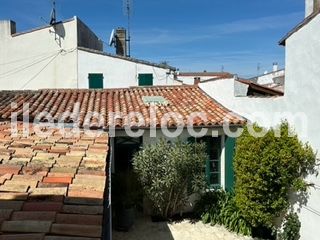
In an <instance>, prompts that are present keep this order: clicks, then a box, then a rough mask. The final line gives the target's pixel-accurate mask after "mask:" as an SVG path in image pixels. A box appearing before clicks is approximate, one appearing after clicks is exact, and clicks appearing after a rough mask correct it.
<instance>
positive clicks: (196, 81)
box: [193, 77, 201, 85]
mask: <svg viewBox="0 0 320 240" xmlns="http://www.w3.org/2000/svg"><path fill="white" fill-rule="evenodd" d="M200 82H201V79H200V77H195V78H194V82H193V84H194V85H198V84H199V83H200Z"/></svg>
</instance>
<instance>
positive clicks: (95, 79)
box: [89, 73, 103, 89]
mask: <svg viewBox="0 0 320 240" xmlns="http://www.w3.org/2000/svg"><path fill="white" fill-rule="evenodd" d="M89 88H90V89H102V88H103V74H102V73H89Z"/></svg>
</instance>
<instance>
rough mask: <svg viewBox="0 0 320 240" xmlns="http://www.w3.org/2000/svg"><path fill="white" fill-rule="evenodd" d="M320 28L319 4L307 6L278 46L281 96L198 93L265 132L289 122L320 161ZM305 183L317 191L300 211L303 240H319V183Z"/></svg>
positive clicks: (219, 90) (224, 90) (234, 85)
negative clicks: (282, 49) (281, 56)
mask: <svg viewBox="0 0 320 240" xmlns="http://www.w3.org/2000/svg"><path fill="white" fill-rule="evenodd" d="M319 26H320V0H306V18H305V19H304V20H303V21H302V22H301V23H300V24H299V25H298V26H297V27H295V28H294V29H293V30H292V31H290V32H289V33H288V34H287V36H286V37H285V38H283V39H282V40H281V42H280V44H281V45H284V46H285V47H286V64H285V69H286V72H285V87H284V95H283V96H281V95H279V96H273V97H270V96H256V97H252V96H250V97H247V96H246V95H245V94H242V95H241V97H239V92H243V91H247V90H246V89H247V87H248V86H247V87H245V85H244V83H241V85H240V87H239V81H237V80H236V79H225V80H221V81H211V82H207V83H200V84H199V86H200V88H201V89H203V90H204V91H205V92H206V93H208V94H209V95H210V96H212V97H213V96H214V98H215V99H216V100H217V101H218V102H220V103H221V104H223V105H224V106H226V107H227V108H229V109H231V110H232V111H234V112H236V113H238V114H241V115H242V116H244V117H246V118H247V119H248V120H251V121H254V122H257V123H259V124H260V125H262V126H264V127H274V126H276V125H278V124H279V123H280V121H281V120H283V119H287V120H288V121H289V122H290V123H292V124H293V125H292V126H293V127H294V129H295V131H296V132H297V134H298V135H299V137H300V138H301V140H302V141H304V142H309V143H310V144H311V146H312V147H313V149H314V150H315V151H317V152H318V157H319V151H320V138H319V133H320V125H319V124H318V123H319V116H320V108H319V106H320V99H319V98H318V95H319V89H320V81H319V76H320V61H319V55H320V44H319V43H320V27H319ZM251 86H255V85H252V84H251ZM237 96H238V97H237ZM319 170H320V169H319ZM307 180H308V181H309V182H310V183H312V184H313V187H311V188H310V191H309V196H308V202H307V205H306V206H302V208H301V209H300V210H299V216H300V221H301V224H302V225H301V239H303V240H317V239H318V238H319V237H318V236H319V235H320V229H319V227H318V225H319V222H320V206H319V199H320V177H319V176H316V175H313V176H309V177H308V179H307ZM297 208H298V207H297Z"/></svg>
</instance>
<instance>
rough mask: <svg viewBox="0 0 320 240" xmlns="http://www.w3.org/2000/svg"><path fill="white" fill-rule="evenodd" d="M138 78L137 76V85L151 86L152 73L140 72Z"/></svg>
mask: <svg viewBox="0 0 320 240" xmlns="http://www.w3.org/2000/svg"><path fill="white" fill-rule="evenodd" d="M138 78H139V86H153V74H152V73H140V74H139V77H138Z"/></svg>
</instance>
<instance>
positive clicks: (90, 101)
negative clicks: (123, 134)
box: [0, 86, 245, 129]
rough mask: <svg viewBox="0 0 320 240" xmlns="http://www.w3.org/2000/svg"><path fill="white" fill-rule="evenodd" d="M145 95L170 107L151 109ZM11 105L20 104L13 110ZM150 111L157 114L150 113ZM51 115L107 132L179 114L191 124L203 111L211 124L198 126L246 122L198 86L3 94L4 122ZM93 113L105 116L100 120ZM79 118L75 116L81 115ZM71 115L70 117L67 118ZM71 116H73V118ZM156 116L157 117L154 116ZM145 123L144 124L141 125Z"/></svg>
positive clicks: (198, 123) (0, 106)
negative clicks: (26, 106) (134, 114)
mask: <svg viewBox="0 0 320 240" xmlns="http://www.w3.org/2000/svg"><path fill="white" fill-rule="evenodd" d="M144 96H161V97H164V98H165V99H166V100H167V101H168V104H167V105H159V106H157V105H156V106H154V107H151V106H149V105H147V104H145V102H144V101H143V97H144ZM11 102H15V103H16V104H17V105H16V106H15V107H14V108H11ZM25 103H29V105H30V110H29V112H26V111H24V110H23V104H25ZM150 108H152V109H153V110H154V111H155V113H154V115H151V114H150ZM43 111H46V112H48V113H49V114H50V115H51V116H52V117H53V119H54V120H55V121H58V119H59V117H61V115H62V113H64V112H69V115H68V116H69V117H64V119H65V121H64V122H72V121H74V119H76V123H77V125H78V126H79V127H84V126H85V127H86V126H88V127H91V128H95V129H98V128H102V129H107V128H109V127H110V126H112V127H113V126H115V127H117V128H124V127H126V126H130V127H142V128H144V127H150V125H153V123H155V124H154V125H155V126H156V127H161V126H162V125H164V123H161V118H162V117H163V116H164V115H165V114H167V113H169V112H175V113H178V114H180V115H181V116H182V119H181V120H182V121H183V122H184V123H185V124H187V123H188V117H189V116H190V115H191V114H192V113H194V112H203V113H205V114H206V116H207V121H204V120H201V119H200V118H195V119H194V121H193V125H194V126H199V127H211V126H221V125H222V124H223V121H224V118H225V117H226V118H228V119H229V120H230V125H242V124H244V123H245V119H244V118H242V117H240V116H236V115H235V114H230V113H231V112H230V111H229V110H228V109H226V108H225V107H223V106H222V105H221V104H219V103H217V102H216V101H215V100H214V99H212V98H210V97H209V96H208V95H207V94H206V93H204V92H203V91H202V90H201V89H200V88H199V87H198V86H163V87H134V88H123V89H105V90H76V89H69V90H67V89H66V90H64V89H62V90H40V91H22V92H21V91H20V92H16V91H2V92H0V117H1V118H2V119H4V120H8V119H10V118H11V113H12V112H16V113H17V118H18V119H22V118H23V116H24V115H25V114H27V113H29V117H30V120H32V119H33V118H35V117H36V116H37V114H39V113H40V112H43ZM92 112H97V113H99V114H100V115H101V118H100V119H98V117H96V116H95V115H94V116H92ZM113 112H115V113H117V112H121V113H122V114H124V115H125V116H124V117H116V118H115V116H114V115H113V116H112V114H111V113H113ZM130 112H138V113H140V114H141V115H142V116H143V119H144V124H140V125H139V126H137V125H138V119H137V118H133V117H132V118H128V117H126V115H128V114H129V113H130ZM77 113H78V118H76V117H74V116H77ZM64 116H67V115H64ZM70 116H71V117H70ZM152 116H154V117H152ZM140 123H141V122H140ZM166 125H167V126H169V127H177V126H178V125H179V123H178V122H177V121H176V120H174V119H173V118H172V119H170V121H168V123H167V124H166Z"/></svg>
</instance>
